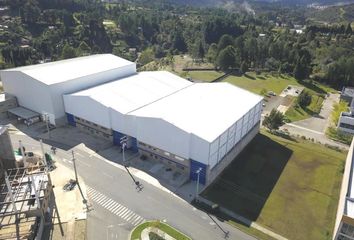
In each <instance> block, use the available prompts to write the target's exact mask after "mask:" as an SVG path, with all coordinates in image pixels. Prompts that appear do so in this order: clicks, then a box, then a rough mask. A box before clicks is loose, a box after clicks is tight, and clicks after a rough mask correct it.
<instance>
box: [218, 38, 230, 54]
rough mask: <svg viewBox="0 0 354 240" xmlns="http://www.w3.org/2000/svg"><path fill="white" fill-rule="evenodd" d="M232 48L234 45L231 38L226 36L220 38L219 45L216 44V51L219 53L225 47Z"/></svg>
mask: <svg viewBox="0 0 354 240" xmlns="http://www.w3.org/2000/svg"><path fill="white" fill-rule="evenodd" d="M230 45H231V46H233V45H234V40H233V39H232V37H231V36H230V35H228V34H224V35H222V36H221V38H220V40H219V43H218V50H219V51H221V50H223V49H224V48H226V47H227V46H230Z"/></svg>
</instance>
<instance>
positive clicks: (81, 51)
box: [77, 41, 91, 56]
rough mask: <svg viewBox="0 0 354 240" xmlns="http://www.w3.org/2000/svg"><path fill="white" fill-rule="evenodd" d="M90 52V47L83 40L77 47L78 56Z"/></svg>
mask: <svg viewBox="0 0 354 240" xmlns="http://www.w3.org/2000/svg"><path fill="white" fill-rule="evenodd" d="M90 53H91V48H90V46H89V45H87V43H86V42H85V41H82V42H81V43H80V45H79V48H78V49H77V55H78V56H86V55H89V54H90Z"/></svg>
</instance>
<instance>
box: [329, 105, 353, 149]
mask: <svg viewBox="0 0 354 240" xmlns="http://www.w3.org/2000/svg"><path fill="white" fill-rule="evenodd" d="M347 111H348V103H347V102H346V101H340V102H339V103H335V104H334V105H333V111H332V113H331V126H329V127H328V128H327V131H326V135H327V137H329V138H330V139H333V140H335V141H338V142H341V143H344V144H347V145H350V143H351V141H352V138H353V136H352V135H350V134H346V133H344V132H342V131H340V130H338V129H337V125H338V121H339V118H340V114H341V113H342V112H347Z"/></svg>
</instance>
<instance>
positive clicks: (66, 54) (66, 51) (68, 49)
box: [61, 44, 76, 59]
mask: <svg viewBox="0 0 354 240" xmlns="http://www.w3.org/2000/svg"><path fill="white" fill-rule="evenodd" d="M61 57H62V58H63V59H68V58H74V57H76V52H75V49H74V48H73V47H72V46H70V45H69V44H65V45H64V47H63V50H62V51H61Z"/></svg>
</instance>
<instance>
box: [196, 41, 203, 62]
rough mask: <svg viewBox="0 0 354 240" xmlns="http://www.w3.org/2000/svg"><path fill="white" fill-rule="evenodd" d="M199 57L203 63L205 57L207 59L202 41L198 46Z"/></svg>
mask: <svg viewBox="0 0 354 240" xmlns="http://www.w3.org/2000/svg"><path fill="white" fill-rule="evenodd" d="M198 57H199V58H200V59H202V61H203V60H204V57H205V50H204V47H203V43H202V41H199V44H198Z"/></svg>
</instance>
